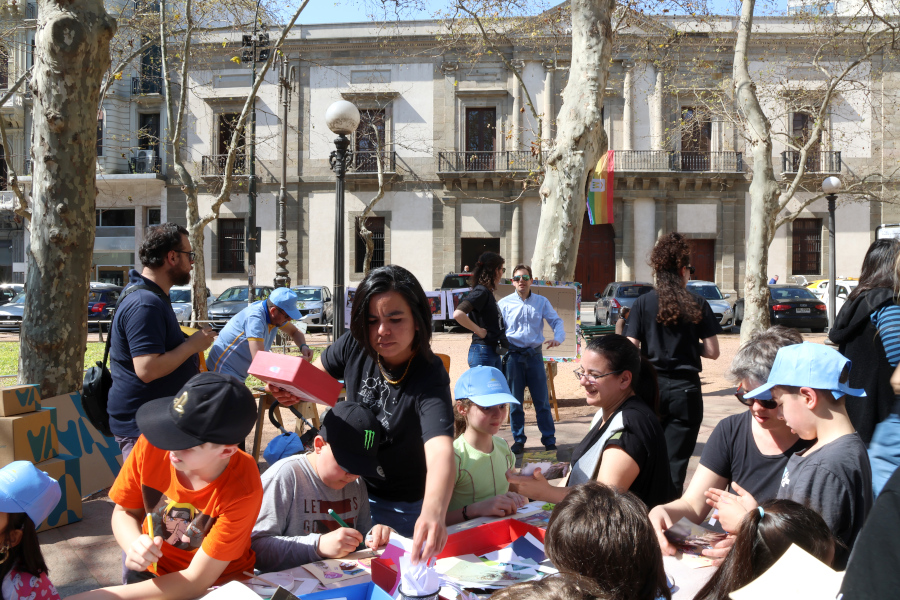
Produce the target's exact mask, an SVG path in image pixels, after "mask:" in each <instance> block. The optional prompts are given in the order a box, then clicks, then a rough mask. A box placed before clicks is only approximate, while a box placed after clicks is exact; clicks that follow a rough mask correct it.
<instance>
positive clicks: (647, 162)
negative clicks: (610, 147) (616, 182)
mask: <svg viewBox="0 0 900 600" xmlns="http://www.w3.org/2000/svg"><path fill="white" fill-rule="evenodd" d="M614 168H615V170H616V171H680V172H700V173H703V172H707V173H743V172H744V159H743V155H742V154H741V153H740V152H681V151H676V150H616V153H615V162H614Z"/></svg>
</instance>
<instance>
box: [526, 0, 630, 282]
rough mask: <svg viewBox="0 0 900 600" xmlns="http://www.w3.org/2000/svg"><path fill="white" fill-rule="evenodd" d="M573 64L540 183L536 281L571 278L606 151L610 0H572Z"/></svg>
mask: <svg viewBox="0 0 900 600" xmlns="http://www.w3.org/2000/svg"><path fill="white" fill-rule="evenodd" d="M571 7H572V64H571V69H570V71H569V82H568V83H567V84H566V89H565V91H564V92H563V106H562V109H561V110H560V113H559V117H558V119H557V133H556V140H555V141H554V145H553V148H552V149H551V151H550V155H549V157H548V158H547V162H546V163H545V174H544V183H543V185H541V220H540V224H539V226H538V233H537V240H536V243H535V251H534V257H533V258H532V261H531V265H532V269H534V273H535V276H536V277H538V278H541V279H553V280H564V281H571V280H572V279H573V278H574V276H575V261H576V260H577V258H578V243H579V242H580V240H581V224H582V220H583V219H584V211H585V195H586V193H587V186H588V181H589V180H590V178H591V175H592V172H593V169H594V167H595V166H596V165H597V161H599V160H600V157H601V156H602V155H603V153H604V152H606V149H607V137H606V133H605V132H604V131H603V120H602V118H601V114H602V113H601V110H602V108H603V91H604V90H605V89H606V78H607V75H608V74H609V62H610V58H611V56H612V49H613V45H612V35H613V30H612V24H611V18H612V12H613V8H614V7H615V1H614V0H571Z"/></svg>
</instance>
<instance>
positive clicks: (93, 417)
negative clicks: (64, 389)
mask: <svg viewBox="0 0 900 600" xmlns="http://www.w3.org/2000/svg"><path fill="white" fill-rule="evenodd" d="M137 290H150V291H151V292H153V289H152V288H151V287H150V286H148V285H144V284H142V283H141V284H138V285H135V286H132V287H130V288H127V289H126V290H125V291H124V293H123V294H122V295H121V296H119V301H118V302H116V309H118V308H119V305H120V304H122V300H124V299H125V297H126V296H128V294H130V293H131V292H136V291H137ZM153 293H154V294H156V295H157V296H159V297H160V298H165V299H166V301H170V300H169V297H168V296H166V295H164V294H160V293H158V292H153ZM112 332H113V330H112V327H110V328H109V335H107V336H106V349H105V350H104V351H103V361H99V360H98V361H97V363H96V365H95V366H93V367H91V368H90V369H88V370H87V372H86V373H85V375H84V382H83V383H82V387H81V405H82V407H83V408H84V413H85V416H86V417H87V420H88V421H90V423H91V425H93V426H94V427H96V428H97V431H99V432H100V433H102V434H103V435H104V436H106V437H113V433H112V431H110V429H109V411H108V409H107V405H108V404H109V389H110V388H111V387H112V373H110V372H109V369H108V368H107V367H106V361H107V359H108V358H109V344H110V341H111V340H112Z"/></svg>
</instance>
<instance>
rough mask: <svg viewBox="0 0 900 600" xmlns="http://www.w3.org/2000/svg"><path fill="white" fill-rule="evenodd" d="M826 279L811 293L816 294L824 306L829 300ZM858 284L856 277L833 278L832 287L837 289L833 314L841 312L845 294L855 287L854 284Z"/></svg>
mask: <svg viewBox="0 0 900 600" xmlns="http://www.w3.org/2000/svg"><path fill="white" fill-rule="evenodd" d="M828 283H829V282H828V280H827V279H826V280H825V281H824V282H822V283H821V284H820V285H819V286H817V287H816V289H815V290H814V291H813V293H814V294H815V295H816V296H818V297H819V298H820V299H821V300H822V301H823V302H825V306H826V307H827V306H828V304H829V302H830V300H829V294H828ZM858 285H859V280H858V279H835V280H834V288H835V290H837V297H836V298H835V303H834V305H835V309H834V314H835V315H837V314H838V313H839V312H841V308H842V307H843V306H844V302H845V301H846V300H847V296H849V295H850V292H852V291H853V290H855V289H856V286H858Z"/></svg>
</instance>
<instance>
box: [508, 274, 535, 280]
mask: <svg viewBox="0 0 900 600" xmlns="http://www.w3.org/2000/svg"><path fill="white" fill-rule="evenodd" d="M512 280H513V281H519V280H522V281H531V275H513V278H512Z"/></svg>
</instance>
